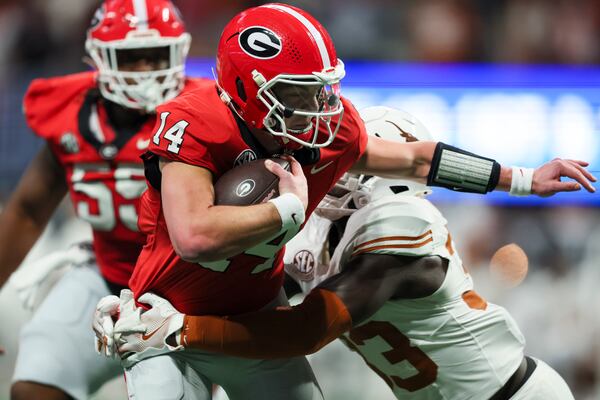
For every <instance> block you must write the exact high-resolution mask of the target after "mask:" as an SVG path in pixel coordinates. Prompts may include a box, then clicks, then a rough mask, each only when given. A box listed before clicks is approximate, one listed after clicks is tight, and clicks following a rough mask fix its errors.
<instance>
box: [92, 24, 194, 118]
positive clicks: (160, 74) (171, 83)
mask: <svg viewBox="0 0 600 400" xmlns="http://www.w3.org/2000/svg"><path fill="white" fill-rule="evenodd" d="M189 46H190V35H189V34H187V33H184V34H182V35H180V36H178V37H164V36H163V37H161V36H160V35H159V34H158V32H152V31H151V30H150V31H144V32H136V31H132V32H129V34H128V35H127V37H126V39H123V40H115V41H110V42H104V41H100V40H96V39H88V40H87V42H86V49H87V51H88V53H89V55H90V57H91V58H92V60H93V62H94V64H95V67H96V68H97V69H98V86H99V89H100V92H101V93H102V96H103V97H104V98H106V99H108V100H110V101H112V102H115V103H117V104H120V105H122V106H124V107H127V108H132V109H140V110H144V111H146V112H154V110H155V108H156V107H157V106H158V105H160V104H162V103H164V102H165V101H168V100H171V99H173V98H175V97H176V96H177V95H178V94H179V93H180V92H181V90H182V89H183V86H184V84H185V72H184V69H185V60H186V57H187V53H188V50H189ZM152 53H154V54H155V56H151V54H152ZM140 56H141V58H140ZM147 56H149V57H147ZM142 60H145V61H150V63H149V64H152V65H153V66H154V68H155V69H153V70H151V71H134V70H130V69H134V68H130V66H131V65H135V64H136V63H138V62H141V61H142Z"/></svg>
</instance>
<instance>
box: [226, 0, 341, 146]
mask: <svg viewBox="0 0 600 400" xmlns="http://www.w3.org/2000/svg"><path fill="white" fill-rule="evenodd" d="M344 75H345V71H344V64H343V63H342V61H341V60H339V59H338V58H337V56H336V52H335V48H334V46H333V42H332V41H331V38H330V37H329V34H328V33H327V31H326V30H325V28H323V26H322V25H321V24H320V23H319V22H318V21H317V20H315V19H314V18H313V17H312V16H311V15H310V14H308V13H307V12H305V11H303V10H301V9H299V8H296V7H292V6H289V5H286V4H266V5H263V6H259V7H255V8H251V9H248V10H246V11H244V12H242V13H240V14H238V15H237V16H236V17H234V18H233V19H232V20H231V21H230V22H229V23H228V24H227V26H226V27H225V29H224V31H223V33H222V35H221V40H220V43H219V49H218V53H217V77H218V84H219V86H220V88H221V90H222V93H221V98H222V99H223V101H225V102H226V103H228V104H231V105H232V107H233V109H234V110H235V111H236V112H237V113H238V114H239V115H240V117H241V118H242V119H244V121H245V122H246V123H247V124H249V125H251V126H252V127H255V128H258V129H266V130H267V131H268V132H270V133H271V134H273V135H275V136H276V137H279V138H281V142H282V143H283V144H284V146H286V147H288V148H289V147H293V146H290V145H291V143H290V141H293V142H295V143H297V144H300V145H303V146H308V147H324V146H327V145H329V144H330V143H331V142H332V141H333V139H334V137H335V135H336V133H337V131H338V129H339V127H340V124H341V120H342V114H343V111H344V109H343V106H342V103H341V101H340V97H339V96H340V95H339V86H340V84H339V83H340V80H341V79H342V78H343V77H344ZM278 84H284V85H285V86H287V87H288V88H289V87H293V88H295V89H297V94H298V95H300V96H301V95H302V94H304V95H305V96H306V93H307V90H313V91H312V92H310V93H314V95H315V96H316V99H312V100H317V101H316V102H314V101H313V103H314V107H308V108H304V109H302V108H300V107H293V106H289V104H286V100H285V99H282V98H279V97H278V96H277V95H276V94H275V92H276V90H273V89H274V87H275V89H277V88H278V87H282V86H275V85H278ZM309 87H312V88H311V89H308V88H309ZM310 96H311V98H312V96H313V94H311V95H310ZM296 103H298V102H296ZM306 104H307V103H306ZM292 116H301V117H305V118H306V119H305V120H307V121H310V122H309V123H308V125H307V126H306V127H303V128H302V129H288V127H286V123H285V119H286V118H290V117H292ZM336 116H337V118H333V117H336ZM321 124H325V126H326V128H327V137H326V138H325V139H324V140H321V141H320V142H317V139H318V132H319V127H320V125H321ZM296 147H297V145H296Z"/></svg>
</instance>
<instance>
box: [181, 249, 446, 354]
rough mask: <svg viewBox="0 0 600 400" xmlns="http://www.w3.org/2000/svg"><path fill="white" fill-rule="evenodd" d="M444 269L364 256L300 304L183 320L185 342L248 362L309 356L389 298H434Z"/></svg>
mask: <svg viewBox="0 0 600 400" xmlns="http://www.w3.org/2000/svg"><path fill="white" fill-rule="evenodd" d="M446 270H447V261H446V260H443V259H441V258H439V257H421V258H415V257H404V256H392V255H380V254H365V255H361V256H358V257H355V258H354V259H352V260H351V261H350V262H349V263H347V264H346V266H345V267H344V271H343V272H341V273H340V274H338V275H335V276H333V277H331V278H329V279H327V280H326V281H324V282H323V283H322V284H321V285H319V286H318V287H317V288H315V289H314V290H313V291H312V292H311V293H309V294H308V296H307V297H306V298H305V300H304V302H302V303H301V304H299V305H297V306H294V307H279V308H277V309H275V310H267V311H259V312H255V313H249V314H244V315H239V316H231V317H227V318H219V317H212V316H189V315H188V316H185V319H184V326H183V334H182V343H183V344H184V345H185V346H186V347H189V348H197V349H202V350H208V351H214V352H218V353H224V354H228V355H232V356H238V357H246V358H259V359H262V358H265V359H266V358H283V357H295V356H299V355H305V354H311V353H314V352H316V351H318V350H319V349H321V348H322V347H323V346H325V345H326V344H328V343H330V342H331V341H333V340H335V339H336V338H337V337H339V336H340V335H341V334H342V333H344V332H346V331H348V330H350V329H351V328H352V326H356V325H358V324H360V323H361V322H363V321H364V320H366V319H367V318H369V317H370V316H372V315H373V314H374V313H375V312H377V310H379V309H380V308H381V307H382V306H383V304H384V303H385V302H386V301H388V300H390V299H393V298H418V297H423V296H427V295H430V294H432V293H433V292H435V290H437V289H438V288H439V287H440V285H441V284H442V282H443V280H444V277H445V273H446Z"/></svg>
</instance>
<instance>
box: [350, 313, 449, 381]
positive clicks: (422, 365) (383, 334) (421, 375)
mask: <svg viewBox="0 0 600 400" xmlns="http://www.w3.org/2000/svg"><path fill="white" fill-rule="evenodd" d="M347 336H348V337H344V336H342V338H343V339H344V340H343V341H344V342H345V343H346V345H348V346H349V347H350V348H352V349H354V350H357V351H358V346H370V345H371V346H374V347H373V350H371V351H377V352H380V351H381V350H380V349H381V347H379V344H378V343H374V344H370V343H369V342H368V341H369V340H372V339H376V338H377V339H378V340H383V341H384V342H385V343H386V347H387V346H389V350H386V351H384V352H383V353H381V355H382V356H383V357H382V360H381V365H374V364H371V363H369V362H367V360H366V359H365V362H367V364H368V365H369V367H371V369H372V370H373V371H375V372H376V373H377V374H378V375H379V376H380V377H381V378H382V379H383V380H384V381H385V382H386V383H387V384H388V385H389V386H390V388H392V390H393V389H394V386H397V387H399V388H402V389H404V390H407V391H409V392H415V391H417V390H419V389H423V388H424V387H426V386H429V385H431V384H432V383H434V382H435V380H436V378H437V369H438V366H437V365H436V364H435V362H433V360H432V359H431V358H429V357H428V356H427V354H426V353H425V352H423V351H422V350H421V349H419V348H418V347H416V346H411V343H410V339H409V338H408V337H406V336H405V335H404V334H403V333H402V332H400V331H399V330H398V329H397V328H396V327H395V326H394V325H392V324H391V323H389V322H387V321H370V322H368V323H366V324H364V325H360V326H358V327H356V328H354V329H352V330H351V331H350V333H349V334H348V335H347ZM375 349H377V350H375ZM366 351H369V350H366ZM359 354H360V353H359ZM363 358H364V357H363ZM401 362H404V363H408V364H410V365H411V367H410V368H409V369H412V370H413V371H414V372H413V373H411V374H409V375H408V376H403V377H400V376H397V375H392V374H390V373H386V372H384V370H386V369H389V367H390V366H394V365H396V364H398V363H401ZM386 364H387V366H386ZM398 368H399V366H398Z"/></svg>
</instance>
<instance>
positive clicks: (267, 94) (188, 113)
mask: <svg viewBox="0 0 600 400" xmlns="http://www.w3.org/2000/svg"><path fill="white" fill-rule="evenodd" d="M217 75H218V82H217V86H218V87H217V88H214V87H213V88H211V87H203V88H200V89H198V90H196V91H194V92H190V93H187V94H185V95H183V96H180V97H178V98H177V99H175V100H174V101H171V102H169V103H166V104H165V105H163V106H161V107H159V108H158V110H157V115H158V116H159V118H158V121H157V129H156V131H155V134H154V136H153V138H152V143H151V144H150V152H149V153H147V154H146V157H145V162H146V176H147V178H148V181H149V183H150V185H151V188H150V189H149V190H148V191H147V192H146V193H145V194H144V196H143V198H142V206H141V215H140V227H141V229H142V230H143V232H145V233H147V234H148V239H147V242H146V244H145V246H144V248H143V250H142V253H141V254H140V257H139V259H138V262H137V264H136V269H135V271H134V274H133V275H132V278H131V280H130V281H129V283H130V287H131V288H132V289H133V291H134V293H135V296H136V298H139V296H140V295H142V294H144V293H146V292H154V293H156V294H158V295H160V296H162V297H165V298H167V299H168V300H169V301H170V302H171V303H172V304H173V305H174V306H175V307H176V308H177V309H178V310H179V311H181V312H183V313H186V314H196V315H198V314H217V315H219V314H220V315H223V314H239V313H243V312H246V311H251V310H258V309H260V308H265V307H272V306H274V305H276V304H277V301H278V300H277V296H278V294H279V293H280V290H281V286H282V281H283V276H284V274H283V263H282V253H283V245H284V244H285V243H286V242H287V241H288V240H289V239H290V238H291V237H292V236H293V235H294V234H295V233H296V232H297V231H298V229H299V227H300V226H301V224H302V223H303V222H304V219H305V216H307V215H310V214H311V213H312V211H313V210H314V209H315V207H316V206H317V204H318V203H319V201H320V200H321V199H322V198H323V196H324V195H325V194H326V193H327V192H328V190H329V189H330V188H331V187H332V186H333V185H334V184H335V182H336V181H337V180H338V179H339V178H340V177H341V176H342V175H343V174H344V173H345V172H347V171H348V170H349V169H351V168H352V169H353V170H354V171H356V172H368V173H371V174H376V175H384V176H390V177H398V176H410V177H413V178H417V179H423V180H424V179H425V178H427V180H428V182H429V183H430V184H431V185H437V186H445V187H450V188H458V189H460V190H469V191H474V192H480V193H486V192H488V191H490V190H494V189H496V188H499V189H503V190H508V189H509V188H510V187H511V183H512V186H513V191H514V192H515V193H517V194H525V193H531V192H534V193H536V194H540V195H549V194H552V193H554V192H556V191H561V190H577V189H579V187H580V186H579V184H581V185H583V186H585V187H586V188H587V189H588V190H591V191H592V190H593V188H592V186H591V185H590V182H589V181H588V180H593V179H594V178H593V177H592V176H591V175H590V174H589V173H588V172H587V171H585V169H584V168H583V166H585V165H586V164H585V163H583V162H576V161H562V160H556V161H553V162H551V163H549V164H546V165H544V166H542V167H540V168H539V169H537V170H535V171H533V170H523V175H522V176H515V178H514V179H511V177H512V175H513V174H512V169H510V168H504V167H501V166H500V165H499V164H498V163H497V162H495V161H494V160H490V159H486V158H482V157H479V156H476V155H474V154H471V153H468V152H465V151H462V150H460V149H457V148H454V147H451V146H447V145H444V144H442V143H438V144H436V143H433V142H419V143H411V144H406V143H392V142H388V141H385V140H383V139H379V138H376V137H375V138H370V139H369V140H367V135H366V132H365V128H364V124H363V122H362V121H361V119H360V116H359V115H358V113H357V111H356V110H355V109H354V107H353V106H352V104H351V103H350V102H349V101H348V100H346V99H344V98H343V97H340V93H339V83H340V81H341V79H342V78H343V76H344V66H343V63H342V62H341V61H340V60H339V59H337V56H336V53H335V49H334V46H333V43H332V41H331V39H330V37H329V35H328V33H327V32H326V31H325V29H324V28H323V27H322V26H321V25H320V24H319V23H318V22H317V21H316V20H315V19H314V18H313V17H312V16H310V15H309V14H308V13H306V12H304V11H302V10H300V9H298V8H295V7H292V6H288V5H283V4H267V5H264V6H260V7H255V8H252V9H249V10H246V11H244V12H242V13H240V14H239V15H237V16H236V17H234V18H233V19H232V21H230V22H229V23H228V25H227V26H226V27H225V29H224V31H223V33H222V36H221V41H220V44H219V49H218V54H217ZM342 114H343V118H342ZM274 154H287V155H292V156H293V158H291V157H290V160H291V163H292V171H291V172H286V171H284V170H283V169H281V168H280V167H278V166H277V165H275V164H274V163H268V164H267V168H269V169H270V170H271V171H272V172H274V173H275V174H276V175H278V176H279V178H280V188H279V189H280V193H281V196H280V197H278V198H276V199H273V200H270V201H269V202H267V203H265V204H260V205H252V206H247V207H227V206H215V205H214V189H213V182H214V181H215V180H216V179H218V178H219V177H220V176H221V175H222V174H223V173H224V172H225V171H227V170H229V169H231V168H232V167H234V166H235V165H237V164H239V163H242V162H245V161H248V160H251V159H255V158H265V157H268V156H271V155H274ZM561 175H565V176H569V177H573V178H575V179H576V180H577V181H578V182H579V183H573V182H560V181H559V178H560V176H561ZM104 306H106V304H103V305H102V307H100V308H101V310H100V311H102V312H103V313H106V314H110V312H112V311H114V310H111V309H110V307H104ZM100 318H103V317H102V316H100ZM155 328H156V329H155ZM161 328H163V327H161V326H157V327H152V329H151V330H150V331H148V332H146V336H147V337H151V336H153V335H154V334H155V333H156V332H157V331H158V330H159V329H161ZM99 334H100V337H102V336H103V334H102V332H99ZM144 357H145V358H143V359H137V360H131V359H129V360H125V364H126V375H127V384H128V388H129V391H130V393H135V396H138V397H141V398H144V399H146V398H162V397H167V396H169V397H170V396H176V395H179V394H185V395H188V393H192V392H194V388H196V389H197V388H198V387H199V386H200V385H203V384H204V386H206V382H216V383H219V384H220V385H221V386H223V387H224V388H225V390H226V391H227V392H228V393H229V394H230V396H231V397H233V398H236V399H237V398H240V399H243V398H264V397H265V396H267V397H268V398H271V399H278V398H286V399H290V398H307V397H309V396H310V395H311V393H310V387H311V386H310V385H308V386H306V385H305V386H303V392H302V393H300V392H295V393H294V394H292V393H289V384H290V383H291V381H290V380H287V379H280V377H286V376H289V374H286V371H287V372H289V370H292V369H296V370H299V369H298V367H297V366H298V365H299V364H298V363H297V362H296V361H294V360H283V361H281V364H278V365H277V370H278V371H279V373H280V374H279V375H277V376H275V375H273V374H271V375H270V376H271V379H270V380H268V381H265V380H264V379H263V378H264V375H262V376H261V373H260V366H262V367H264V366H266V365H271V366H274V365H275V364H269V363H271V361H269V362H265V361H252V360H241V359H235V358H231V357H225V356H217V355H215V354H211V353H202V352H198V351H186V352H175V353H170V354H161V353H160V351H159V352H156V353H152V354H151V353H146V354H144ZM131 361H139V362H131ZM232 368H233V370H232ZM271 370H273V369H272V368H271ZM153 371H160V373H156V372H153ZM232 371H234V372H232ZM257 371H259V372H258V373H257ZM232 375H235V377H232ZM298 378H299V379H300V380H302V379H305V378H308V377H307V376H306V375H304V376H298ZM174 381H177V382H179V384H178V388H176V389H174V387H173V386H172V385H171V386H167V385H169V384H170V383H172V382H174ZM297 381H298V379H297V380H296V382H297ZM263 382H264V383H263ZM305 382H306V383H309V381H308V380H306V381H305ZM265 387H267V388H268V391H267V392H265V390H266V389H265ZM312 387H313V391H312V393H313V395H315V396H318V393H317V391H316V390H315V389H314V386H312ZM161 388H162V389H161ZM304 389H306V390H304ZM173 391H174V392H173ZM204 392H206V390H204ZM194 393H196V398H204V397H202V394H198V393H197V391H196V392H194ZM265 393H268V395H267V394H265ZM189 395H190V396H192V394H189ZM161 396H162V397H161Z"/></svg>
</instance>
